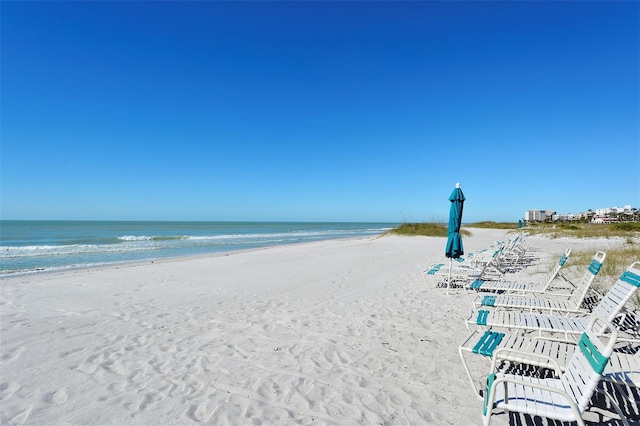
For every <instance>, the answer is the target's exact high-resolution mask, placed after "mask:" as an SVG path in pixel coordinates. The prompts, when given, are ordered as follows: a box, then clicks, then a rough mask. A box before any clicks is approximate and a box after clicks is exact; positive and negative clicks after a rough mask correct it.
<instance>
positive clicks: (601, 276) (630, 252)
mask: <svg viewBox="0 0 640 426" xmlns="http://www.w3.org/2000/svg"><path fill="white" fill-rule="evenodd" d="M605 251H606V253H607V258H606V259H605V261H604V263H603V264H602V268H601V269H600V272H599V273H598V277H597V278H596V281H595V282H594V284H593V285H594V287H595V288H596V290H598V291H599V292H600V293H603V294H604V293H606V292H607V290H608V289H609V288H610V287H611V286H612V285H613V284H614V283H615V282H616V280H617V279H618V278H620V275H622V272H623V271H624V270H625V269H627V268H628V267H629V266H630V265H631V264H632V263H633V262H637V261H640V245H639V244H635V243H628V242H627V243H625V244H623V245H621V246H620V247H615V248H609V249H607V250H605ZM594 254H595V252H594V251H593V250H590V251H588V250H574V251H573V252H572V253H571V261H572V264H573V265H580V266H579V268H582V267H583V266H584V267H587V266H588V265H589V262H591V259H592V258H593V255H594ZM631 303H632V304H633V305H635V306H636V307H640V293H638V292H636V294H635V295H634V297H633V299H632V301H631Z"/></svg>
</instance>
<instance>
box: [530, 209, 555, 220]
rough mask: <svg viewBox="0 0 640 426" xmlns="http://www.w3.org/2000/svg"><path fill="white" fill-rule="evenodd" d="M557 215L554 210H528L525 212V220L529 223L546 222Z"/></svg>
mask: <svg viewBox="0 0 640 426" xmlns="http://www.w3.org/2000/svg"><path fill="white" fill-rule="evenodd" d="M554 214H556V212H554V211H553V210H527V211H526V212H524V220H526V221H527V222H544V221H545V220H547V218H549V219H551V217H552V216H553V215H554Z"/></svg>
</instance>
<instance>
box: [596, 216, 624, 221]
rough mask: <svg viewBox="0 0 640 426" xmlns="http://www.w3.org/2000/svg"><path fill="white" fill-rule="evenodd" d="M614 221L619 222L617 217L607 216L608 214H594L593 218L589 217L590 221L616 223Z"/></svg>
mask: <svg viewBox="0 0 640 426" xmlns="http://www.w3.org/2000/svg"><path fill="white" fill-rule="evenodd" d="M616 222H620V221H619V220H618V218H615V217H609V216H594V217H593V219H591V223H616Z"/></svg>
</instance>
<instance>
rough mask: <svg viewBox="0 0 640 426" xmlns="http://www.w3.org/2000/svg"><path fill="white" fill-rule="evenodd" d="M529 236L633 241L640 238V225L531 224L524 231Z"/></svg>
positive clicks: (622, 223)
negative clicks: (624, 239) (618, 238)
mask: <svg viewBox="0 0 640 426" xmlns="http://www.w3.org/2000/svg"><path fill="white" fill-rule="evenodd" d="M523 230H524V231H525V232H527V233H528V234H529V235H546V236H548V237H549V238H562V237H569V238H614V237H623V238H627V240H630V241H633V240H634V239H635V238H640V223H636V222H620V223H612V224H598V223H579V222H571V223H567V222H559V223H531V224H529V225H527V227H526V228H524V229H523Z"/></svg>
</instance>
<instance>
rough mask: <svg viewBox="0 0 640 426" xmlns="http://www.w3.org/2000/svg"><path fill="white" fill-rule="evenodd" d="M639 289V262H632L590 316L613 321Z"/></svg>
mask: <svg viewBox="0 0 640 426" xmlns="http://www.w3.org/2000/svg"><path fill="white" fill-rule="evenodd" d="M639 287H640V260H639V261H636V262H633V263H632V264H631V266H629V267H628V268H627V270H626V271H624V272H623V273H622V275H621V276H620V278H618V280H617V281H616V282H615V284H613V286H612V287H611V288H610V289H609V291H608V292H607V294H605V296H604V297H603V298H602V300H600V303H598V305H597V306H596V307H595V308H594V310H593V312H592V313H591V314H592V315H593V316H597V317H601V318H606V319H607V321H613V319H614V318H615V317H616V315H618V313H619V312H620V311H621V310H622V308H623V307H624V305H626V304H627V302H628V301H629V299H631V297H633V295H634V293H635V292H636V291H637V290H638V288H639Z"/></svg>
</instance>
